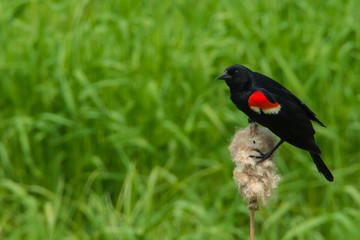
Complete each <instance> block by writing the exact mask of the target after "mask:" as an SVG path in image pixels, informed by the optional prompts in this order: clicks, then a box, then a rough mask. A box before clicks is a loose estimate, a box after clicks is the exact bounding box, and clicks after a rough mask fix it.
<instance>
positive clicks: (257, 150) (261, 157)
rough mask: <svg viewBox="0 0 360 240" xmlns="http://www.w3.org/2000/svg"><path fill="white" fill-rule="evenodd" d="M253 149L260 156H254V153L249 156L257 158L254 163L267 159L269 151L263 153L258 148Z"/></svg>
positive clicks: (269, 154)
mask: <svg viewBox="0 0 360 240" xmlns="http://www.w3.org/2000/svg"><path fill="white" fill-rule="evenodd" d="M253 150H254V151H256V152H258V153H259V154H260V156H255V155H250V156H249V157H251V158H256V159H259V160H257V161H256V164H259V163H262V162H263V161H265V160H266V159H268V158H269V157H270V156H271V153H265V154H264V153H263V152H261V151H260V150H259V149H256V148H254V149H253Z"/></svg>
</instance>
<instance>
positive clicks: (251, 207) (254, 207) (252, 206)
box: [248, 200, 259, 240]
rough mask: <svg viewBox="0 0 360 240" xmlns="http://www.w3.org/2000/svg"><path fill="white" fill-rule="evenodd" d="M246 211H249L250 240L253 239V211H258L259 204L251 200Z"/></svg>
mask: <svg viewBox="0 0 360 240" xmlns="http://www.w3.org/2000/svg"><path fill="white" fill-rule="evenodd" d="M248 209H249V211H250V240H254V239H255V211H257V210H259V202H258V201H257V200H252V201H250V202H249V205H248Z"/></svg>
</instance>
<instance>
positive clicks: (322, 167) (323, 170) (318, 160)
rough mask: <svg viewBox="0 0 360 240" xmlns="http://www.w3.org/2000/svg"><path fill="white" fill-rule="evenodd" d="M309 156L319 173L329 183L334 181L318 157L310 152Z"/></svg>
mask: <svg viewBox="0 0 360 240" xmlns="http://www.w3.org/2000/svg"><path fill="white" fill-rule="evenodd" d="M310 155H311V157H312V159H313V160H314V163H315V165H316V167H317V169H318V170H319V172H321V173H322V174H323V175H324V177H325V178H326V179H327V180H328V181H329V182H332V181H334V176H333V175H332V174H331V172H330V170H329V169H328V168H327V166H326V165H325V163H324V162H323V160H322V159H321V157H320V155H319V154H316V153H312V152H310Z"/></svg>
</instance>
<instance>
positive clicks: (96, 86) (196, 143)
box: [0, 0, 360, 240]
mask: <svg viewBox="0 0 360 240" xmlns="http://www.w3.org/2000/svg"><path fill="white" fill-rule="evenodd" d="M358 9H360V2H359V1H356V0H344V1H335V0H329V1H307V0H299V1H281V0H275V1H260V0H255V1H237V0H229V1H185V0H174V1H162V2H156V1H141V0H137V1H130V0H121V1H115V0H113V1H110V0H107V1H90V0H79V1H71V0H37V1H36V0H11V1H9V0H0V29H1V31H0V96H1V97H0V208H1V209H0V238H4V239H129V240H131V239H180V240H181V239H183V240H185V239H194V240H195V239H209V240H210V239H225V240H226V239H229V240H230V239H246V238H247V237H248V231H249V229H248V224H249V212H248V210H247V208H246V207H247V206H246V204H245V202H243V200H242V199H241V198H240V196H239V195H238V192H237V190H236V187H235V184H234V183H233V180H232V169H233V167H234V164H233V163H232V162H231V160H230V156H229V153H228V151H227V146H228V144H229V142H230V138H231V136H232V134H233V133H235V129H236V128H240V127H244V126H246V125H247V118H246V117H245V116H244V115H243V114H242V113H241V112H240V111H238V110H237V109H236V108H235V107H234V106H233V105H232V103H231V102H230V100H229V96H228V95H229V93H228V89H227V86H225V84H224V83H222V82H218V81H215V77H216V76H217V75H219V74H221V73H222V72H223V70H224V69H225V68H226V67H227V66H228V65H231V64H234V63H240V64H244V65H246V66H248V67H250V68H251V69H253V70H255V71H259V72H262V73H264V74H266V75H269V76H271V77H273V78H274V79H276V80H278V81H279V82H281V83H283V84H284V85H285V86H287V87H288V88H289V89H290V90H291V91H293V92H294V93H295V94H296V95H298V96H299V97H300V98H301V99H302V100H303V101H304V102H306V103H307V104H308V105H309V106H310V107H311V108H312V109H313V110H314V111H315V112H316V113H317V114H318V117H319V119H320V120H321V121H323V122H324V123H325V124H326V125H327V128H321V127H316V130H317V132H318V133H317V135H316V138H317V141H318V143H319V145H320V147H321V149H322V150H323V157H324V160H325V162H326V163H327V165H328V166H329V168H330V169H332V171H333V173H334V176H335V182H334V183H328V182H327V181H326V180H325V179H324V178H323V177H322V176H320V175H319V174H318V173H317V171H316V167H315V165H314V164H312V160H311V158H310V156H309V155H308V153H306V152H305V151H302V150H299V149H296V148H294V147H292V146H290V145H289V144H285V145H283V146H282V150H281V151H280V153H278V156H277V159H276V162H277V166H278V168H279V172H280V174H282V176H283V181H282V182H281V183H280V186H279V190H278V198H277V200H275V201H273V202H271V203H270V204H269V206H268V207H267V208H261V210H260V211H258V212H257V214H256V223H257V233H256V235H257V237H258V238H259V239H359V238H360V232H359V231H358V227H359V226H360V217H359V214H358V209H359V207H360V187H359V184H358V183H359V180H360V177H359V176H360V175H359V170H360V162H359V151H358V146H359V145H360V138H359V130H360V111H359V104H360V94H359V92H360V83H359V75H360V68H359V64H360V43H359V41H358V40H359V37H360V16H359V14H360V12H359V11H358Z"/></svg>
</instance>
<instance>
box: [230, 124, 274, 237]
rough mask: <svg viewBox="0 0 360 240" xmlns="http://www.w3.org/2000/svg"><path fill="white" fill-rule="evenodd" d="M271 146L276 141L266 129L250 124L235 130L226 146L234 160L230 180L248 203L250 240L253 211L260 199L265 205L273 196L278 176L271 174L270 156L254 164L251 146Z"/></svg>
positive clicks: (253, 217)
mask: <svg viewBox="0 0 360 240" xmlns="http://www.w3.org/2000/svg"><path fill="white" fill-rule="evenodd" d="M275 145H276V140H275V138H274V136H273V135H272V134H271V133H270V131H269V130H266V129H263V128H260V127H258V125H257V124H256V123H251V124H250V125H249V126H248V127H247V128H245V129H242V130H239V131H237V132H236V133H235V135H234V137H233V140H232V142H231V144H230V146H229V151H230V153H231V156H232V159H233V161H234V162H235V163H236V167H235V169H234V172H233V175H234V176H233V177H234V181H235V183H236V185H237V186H238V190H239V192H240V194H241V195H242V196H243V198H244V199H245V201H247V202H248V209H249V211H250V239H251V240H253V239H254V237H255V211H257V210H259V203H260V202H261V203H262V204H263V205H265V204H266V201H267V200H268V199H269V198H271V197H273V195H274V190H275V189H276V188H277V185H278V182H279V181H280V176H279V175H277V174H276V173H275V171H276V168H275V166H274V163H273V162H272V156H270V158H269V159H267V160H265V161H264V162H262V163H259V164H256V161H257V159H256V158H253V157H250V156H251V155H255V156H256V155H258V154H259V153H258V152H257V151H255V150H254V149H257V150H259V151H261V152H263V153H267V152H269V151H270V150H271V149H272V148H273V147H274V146H275Z"/></svg>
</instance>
